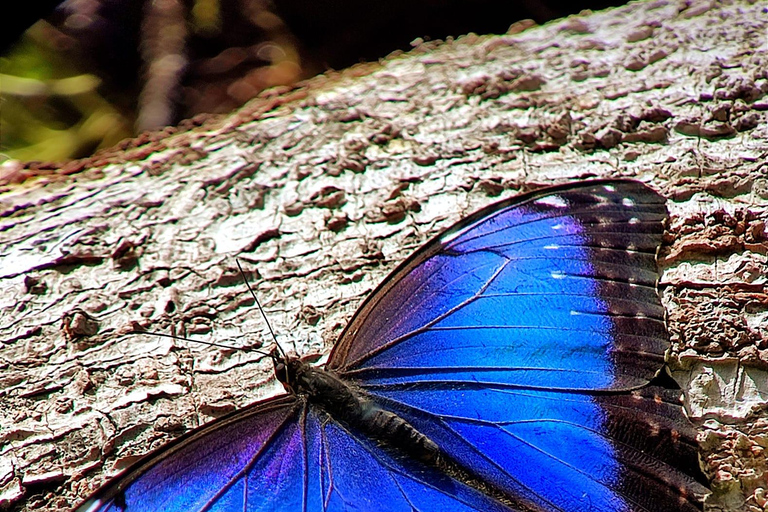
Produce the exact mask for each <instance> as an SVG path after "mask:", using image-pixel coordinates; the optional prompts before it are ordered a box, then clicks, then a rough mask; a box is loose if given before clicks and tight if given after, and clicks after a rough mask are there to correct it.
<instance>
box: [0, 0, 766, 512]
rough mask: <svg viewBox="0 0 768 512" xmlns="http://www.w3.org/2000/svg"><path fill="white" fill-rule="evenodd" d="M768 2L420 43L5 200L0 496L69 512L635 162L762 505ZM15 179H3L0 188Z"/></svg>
mask: <svg viewBox="0 0 768 512" xmlns="http://www.w3.org/2000/svg"><path fill="white" fill-rule="evenodd" d="M767 17H768V15H767V14H766V12H765V6H764V4H760V3H755V4H751V3H749V2H747V1H740V2H731V3H721V4H716V3H705V2H694V3H692V4H690V5H689V4H687V3H685V2H672V1H670V2H666V1H651V2H644V3H636V4H631V5H628V6H625V7H621V8H618V9H614V10H609V11H605V12H598V13H584V14H582V15H581V16H578V17H573V18H568V19H566V20H561V21H558V22H554V23H550V24H547V25H545V26H543V27H530V26H529V24H525V23H518V24H515V25H513V26H512V27H511V29H510V32H509V33H508V34H506V35H501V36H487V37H485V36H484V37H479V36H474V35H469V36H465V37H462V38H459V39H457V40H456V41H449V42H446V43H429V44H421V45H419V46H417V47H416V48H415V49H414V50H413V51H412V52H410V53H407V54H395V55H392V56H390V57H388V58H387V59H385V60H384V61H383V62H381V63H378V64H362V65H359V66H355V67H354V68H351V69H348V70H346V71H344V72H341V73H328V74H327V75H325V76H321V77H318V78H316V79H313V80H311V81H309V82H308V83H305V84H301V86H299V87H297V88H295V89H292V90H281V91H271V92H269V93H267V94H264V95H263V97H262V98H260V99H258V100H256V101H253V102H252V103H250V104H249V105H247V106H246V107H244V108H242V109H241V110H240V111H238V112H235V113H233V114H231V115H229V116H227V117H223V118H208V119H201V120H198V122H188V123H186V124H185V125H184V126H182V127H179V128H178V129H174V130H170V129H169V130H166V131H164V132H159V133H153V134H147V135H144V136H143V137H141V138H139V139H136V140H132V141H128V142H126V143H125V144H124V145H122V147H120V148H116V149H114V150H112V151H109V152H103V153H101V154H100V155H97V156H95V157H93V158H91V159H88V160H85V161H80V162H74V163H70V164H67V165H65V166H63V167H61V168H60V169H52V168H51V167H50V166H49V167H46V166H43V165H32V164H27V165H21V164H18V163H13V162H6V163H5V164H4V165H3V167H2V168H1V169H0V171H2V173H3V176H4V178H5V184H4V185H2V189H1V191H0V193H1V194H2V195H0V201H1V202H0V204H1V205H2V213H1V214H0V217H1V220H0V277H1V278H2V281H1V282H0V288H1V289H2V291H3V293H2V295H1V296H0V341H2V345H0V369H1V371H0V506H1V507H5V508H8V509H14V510H23V511H25V512H26V511H32V510H51V511H52V510H61V509H66V508H67V507H70V506H73V505H76V504H77V503H78V502H79V501H80V500H82V499H83V498H85V497H86V496H87V495H88V494H89V493H90V492H91V491H92V490H94V489H95V488H96V487H98V486H99V485H100V484H101V483H103V482H105V481H106V479H107V478H108V477H110V476H113V475H115V474H116V473H117V472H119V471H120V470H121V469H123V468H125V467H126V466H127V465H128V464H130V463H131V462H132V461H134V460H135V459H136V457H138V456H141V455H143V454H146V453H147V452H149V451H150V450H152V449H154V448H157V447H159V446H161V445H162V444H163V443H165V442H167V441H168V440H170V439H171V438H175V437H178V436H179V435H180V434H182V433H184V432H186V431H188V430H190V429H192V428H194V427H196V426H198V425H200V424H203V423H205V422H207V421H209V420H211V419H213V418H216V417H218V416H221V415H222V414H224V413H226V412H229V411H231V410H233V409H235V408H238V407H241V406H244V405H246V404H249V403H252V402H254V401H256V400H259V399H262V398H264V397H267V396H270V395H273V394H275V393H277V392H278V391H279V386H278V385H276V384H275V382H274V381H273V380H272V379H271V371H272V364H271V362H270V361H269V360H268V358H264V357H263V356H262V355H260V354H258V353H255V352H253V351H247V350H229V349H221V348H215V347H208V346H204V345H201V344H196V343H188V342H183V341H178V340H171V339H168V338H161V337H157V336H148V335H132V334H129V333H130V332H131V331H133V330H135V329H144V330H152V331H158V332H161V333H174V334H178V335H181V336H189V337H195V338H197V339H204V340H215V341H218V342H221V343H226V344H228V345H231V346H235V347H246V348H256V347H259V346H261V345H262V344H269V343H270V337H269V334H268V330H267V327H266V326H265V323H264V321H263V319H262V318H261V317H260V315H259V314H258V312H257V310H255V309H254V308H253V301H252V299H251V297H250V295H249V294H248V293H247V290H246V287H245V284H244V283H243V280H242V278H241V276H240V275H239V274H238V273H237V271H236V264H235V259H236V258H239V259H240V261H241V262H242V263H243V266H244V268H245V269H246V274H247V276H248V278H249V279H250V280H251V282H252V283H253V284H254V287H255V291H256V294H257V295H258V297H259V299H260V301H261V302H262V304H263V305H264V309H265V310H266V313H267V316H268V317H269V321H270V323H271V325H272V328H273V329H274V330H275V332H276V333H277V337H278V340H279V341H280V342H281V343H282V345H283V346H285V347H295V349H296V350H297V351H298V352H300V353H310V352H327V351H328V350H329V348H330V347H331V346H332V345H333V343H334V341H335V338H336V337H337V336H338V334H339V333H340V330H341V329H342V328H343V326H344V325H345V322H346V321H347V320H348V319H349V318H350V316H351V314H352V313H353V312H354V310H355V308H356V307H357V305H358V304H359V303H360V301H361V300H362V299H363V298H364V297H365V295H366V294H367V293H368V292H369V291H370V290H372V288H373V287H375V286H376V285H377V283H379V282H380V281H381V280H382V279H383V278H384V277H385V276H386V275H387V273H388V272H389V271H391V270H392V269H393V268H394V267H395V266H396V265H397V264H398V262H400V261H401V260H403V259H404V258H405V257H406V256H407V255H408V254H410V253H411V252H412V251H413V250H414V249H416V248H417V247H419V246H420V245H421V244H423V243H424V242H425V241H426V240H428V239H429V238H430V237H432V236H434V235H435V234H436V233H438V232H439V231H440V230H441V229H443V228H445V227H447V226H448V225H450V224H451V223H453V222H455V221H456V220H458V219H459V218H461V217H462V216H464V215H466V214H468V213H470V212H472V211H474V210H476V209H478V208H479V207H481V206H483V205H486V204H489V203H490V202H492V201H494V200H496V199H497V198H500V197H506V196H510V195H513V194H515V193H516V192H518V191H521V190H523V189H530V188H533V187H536V186H540V185H546V184H553V183H560V182H564V181H568V180H575V179H582V178H588V177H619V176H623V177H633V178H637V179H640V180H643V181H646V182H648V183H650V184H651V185H652V186H653V187H655V188H656V189H657V190H659V191H660V192H661V193H662V194H664V195H666V196H667V197H668V198H669V199H670V204H669V206H670V211H671V218H670V225H669V229H668V236H667V239H666V243H665V245H664V247H663V248H662V253H661V256H662V257H661V264H662V267H663V269H664V273H663V276H662V280H661V290H662V294H663V300H664V305H665V307H666V308H667V311H668V314H669V330H670V334H671V338H672V351H671V355H670V364H671V365H672V367H673V368H675V369H677V373H676V377H677V378H678V380H679V381H680V382H681V384H682V385H683V388H684V391H685V393H686V405H687V407H688V410H689V412H690V416H691V419H692V420H693V421H694V423H695V424H696V425H697V426H698V427H699V429H700V440H701V441H702V461H703V465H704V468H705V470H706V471H707V474H708V475H709V476H710V477H711V478H712V487H713V490H714V491H715V494H714V495H713V498H712V499H711V500H710V501H711V504H710V507H711V508H710V510H728V511H737V510H750V511H758V510H766V509H765V508H764V507H765V504H766V502H767V501H768V491H767V490H766V489H768V482H767V481H766V478H768V465H767V463H766V457H765V450H766V449H767V448H768V441H766V440H767V439H768V414H767V413H766V410H768V371H767V370H768V334H766V332H768V329H766V323H768V322H767V319H768V294H767V293H766V276H767V275H768V257H767V256H766V254H768V239H767V235H766V220H767V219H768V177H767V176H766V167H765V163H764V161H765V155H766V154H768V153H767V152H768V140H767V139H768V120H767V119H766V110H768V100H766V92H768V73H766V69H768V67H767V66H766V62H767V59H768V44H767V43H766V34H768V32H767V31H768V23H767V22H766V18H767ZM0 179H2V178H0Z"/></svg>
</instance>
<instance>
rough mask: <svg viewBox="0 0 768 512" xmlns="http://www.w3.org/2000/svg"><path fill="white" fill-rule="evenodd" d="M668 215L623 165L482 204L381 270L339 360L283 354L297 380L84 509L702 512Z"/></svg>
mask: <svg viewBox="0 0 768 512" xmlns="http://www.w3.org/2000/svg"><path fill="white" fill-rule="evenodd" d="M666 215H667V211H666V206H665V201H664V199H663V198H662V197H660V196H659V195H658V194H657V193H655V192H654V191H653V190H651V189H650V188H648V187H647V186H645V185H643V184H641V183H639V182H635V181H624V180H612V181H602V180H601V181H587V182H581V183H575V184H569V185H565V186H558V187H552V188H547V189H543V190H540V191H537V192H534V193H530V194H526V195H522V196H518V197H516V198H512V199H508V200H505V201H501V202H499V203H496V204H493V205H491V206H489V207H487V208H485V209H483V210H481V211H479V212H477V213H475V214H474V215H471V216H470V217H468V218H466V219H464V220H463V221H461V222H459V223H458V224H456V225H454V226H453V227H451V228H450V229H448V230H447V231H445V232H444V233H442V234H441V235H439V236H438V237H437V238H435V239H433V240H432V241H431V242H429V243H427V244H426V245H424V246H423V247H422V248H420V249H419V250H418V251H416V253H414V254H413V255H412V256H411V257H410V258H408V259H407V260H406V261H405V262H403V263H402V264H401V265H400V266H399V267H398V268H397V269H396V270H395V271H394V272H393V273H392V274H391V275H390V276H389V277H388V278H387V279H386V280H385V281H384V282H383V283H382V284H381V285H379V287H378V288H377V289H376V290H375V291H374V292H373V293H372V294H371V295H370V296H369V297H368V298H367V299H366V300H365V302H364V303H363V305H362V306H361V307H360V309H359V310H358V311H357V312H356V313H355V315H354V317H353V318H352V320H351V322H350V323H349V325H348V326H347V327H346V329H345V330H344V332H343V333H342V335H341V338H340V341H339V342H338V344H337V345H336V346H335V347H334V349H333V351H332V352H331V354H330V357H329V360H328V363H327V364H326V365H325V368H316V367H313V366H312V365H310V364H309V363H308V362H307V361H306V360H304V359H299V358H292V357H285V356H283V355H281V354H280V353H278V352H273V355H272V357H273V360H274V362H275V375H276V377H277V379H278V380H280V382H282V383H283V385H284V387H285V389H286V390H287V391H288V394H285V395H281V396H278V397H275V398H272V399H269V400H265V401H262V402H259V403H256V404H254V405H252V406H250V407H248V408H246V409H244V410H240V411H237V412H235V413H234V414H232V415H229V416H227V417H224V418H221V419H219V420H217V421H214V422H212V423H210V424H208V425H206V426H204V427H202V428H200V429H198V430H196V431H194V432H192V433H190V434H189V435H187V436H184V437H182V438H181V439H179V440H177V441H175V442H173V443H170V444H169V445H168V446H166V447H164V448H162V449H160V450H159V451H157V452H155V453H153V454H150V455H149V456H148V457H147V458H146V459H145V460H144V461H142V462H140V463H139V464H137V465H136V466H135V467H133V468H131V469H130V470H128V471H127V472H126V473H125V474H123V475H121V476H119V477H118V478H116V479H115V480H113V481H112V482H111V483H108V484H107V485H106V486H104V487H103V488H101V489H100V490H99V491H97V492H96V493H95V494H94V495H93V496H92V497H91V498H90V499H89V500H88V501H86V502H85V503H83V504H82V505H81V506H80V507H79V508H78V509H77V510H78V511H79V512H84V511H89V512H93V511H100V512H107V511H109V512H112V511H114V512H117V511H125V512H140V511H153V512H155V511H168V512H182V511H183V512H188V511H200V512H202V511H207V512H220V511H239V512H257V511H258V512H266V511H291V512H293V511H308V512H317V511H353V510H360V511H421V512H433V511H434V512H446V511H450V512H453V511H482V512H497V511H498V512H502V511H505V512H509V511H519V512H533V511H562V512H587V511H595V512H609V511H610V512H618V511H645V512H653V511H656V512H662V511H663V512H668V511H672V510H675V511H696V510H701V507H702V501H703V497H704V496H705V494H706V493H707V492H708V490H707V488H706V487H705V486H704V485H703V484H701V483H700V482H702V481H703V479H702V478H703V477H702V476H701V474H700V472H699V468H698V459H697V450H696V444H695V441H694V434H695V432H694V431H693V429H692V427H691V426H690V424H689V423H688V422H687V420H686V419H685V417H684V416H683V413H682V408H681V406H680V405H679V400H678V395H679V390H678V391H675V390H674V389H668V388H669V387H670V385H669V384H667V387H664V386H663V385H664V384H665V379H664V378H663V375H664V374H663V373H661V372H660V370H662V368H663V364H664V352H665V350H666V349H667V346H668V341H667V333H666V330H665V326H664V320H663V317H664V310H663V309H662V306H661V304H660V301H659V298H658V296H657V293H656V288H655V284H656V280H657V277H658V274H657V269H656V262H655V254H656V250H657V247H658V246H659V244H660V242H661V237H662V233H663V223H664V220H665V218H666ZM668 380H669V379H668ZM669 381H671V380H669Z"/></svg>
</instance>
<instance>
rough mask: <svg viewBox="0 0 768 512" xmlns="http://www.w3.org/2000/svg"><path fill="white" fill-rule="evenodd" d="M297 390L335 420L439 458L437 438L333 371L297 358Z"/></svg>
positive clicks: (399, 446)
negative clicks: (415, 426) (388, 408)
mask: <svg viewBox="0 0 768 512" xmlns="http://www.w3.org/2000/svg"><path fill="white" fill-rule="evenodd" d="M289 364H290V365H293V366H294V367H293V369H292V371H293V375H295V382H293V383H290V384H291V386H292V387H293V389H295V390H296V392H297V393H300V394H304V395H307V397H308V399H309V401H310V402H311V403H313V404H315V405H317V406H319V407H321V408H322V409H323V410H324V411H325V412H327V413H328V414H329V415H330V416H331V417H332V418H333V419H335V420H337V421H341V422H343V423H346V424H347V425H349V426H352V427H355V428H358V429H360V430H362V431H363V432H365V433H366V434H367V435H369V436H370V437H372V438H373V439H376V440H377V441H380V442H383V443H385V444H386V445H388V446H389V447H391V448H395V449H398V450H400V451H402V452H404V453H405V454H408V455H409V456H411V457H413V458H416V459H419V460H422V461H424V462H433V461H435V460H436V459H437V456H438V454H439V451H440V449H439V448H438V446H437V444H435V442H434V441H432V440H431V439H429V438H428V437H427V436H425V435H424V434H422V433H421V432H419V431H418V430H416V428H414V427H413V426H412V425H411V424H410V423H408V422H407V421H405V420H404V419H403V418H401V417H400V416H398V415H397V414H395V413H393V412H391V411H387V410H385V409H382V408H380V407H379V406H377V405H376V404H375V403H374V402H372V401H371V400H370V399H369V398H367V397H366V396H365V395H364V394H363V393H361V392H360V391H357V390H356V389H354V388H352V387H351V386H350V385H349V384H347V383H346V382H344V381H343V380H341V379H340V378H339V377H337V376H336V375H335V374H334V373H333V372H329V371H326V370H321V369H319V368H313V367H312V366H310V365H308V364H306V363H304V362H301V361H299V360H294V361H290V362H289Z"/></svg>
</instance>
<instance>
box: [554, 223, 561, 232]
mask: <svg viewBox="0 0 768 512" xmlns="http://www.w3.org/2000/svg"><path fill="white" fill-rule="evenodd" d="M560 229H563V225H562V223H559V222H558V223H557V224H555V225H554V226H552V231H558V230H560Z"/></svg>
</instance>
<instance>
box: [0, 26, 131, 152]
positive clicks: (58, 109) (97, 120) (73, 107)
mask: <svg viewBox="0 0 768 512" xmlns="http://www.w3.org/2000/svg"><path fill="white" fill-rule="evenodd" d="M54 32H55V29H54V28H53V27H52V26H50V25H49V24H48V23H46V22H44V21H41V22H38V23H36V24H35V25H34V26H33V27H32V28H30V29H29V30H28V31H27V32H26V33H25V34H24V35H23V36H22V39H21V41H19V42H18V44H17V45H16V46H15V47H14V48H13V49H12V50H11V51H10V52H9V53H8V54H7V55H6V56H4V57H0V70H2V74H0V137H1V139H0V144H1V146H0V151H2V155H3V156H5V157H8V158H13V159H18V160H23V161H29V160H64V159H70V158H78V157H82V156H87V155H90V154H91V153H93V151H95V150H96V149H99V148H102V147H109V146H113V145H114V144H115V143H117V142H118V141H120V140H122V139H124V138H126V137H129V136H131V135H132V132H133V131H132V122H131V120H130V118H129V117H128V116H127V115H126V114H124V113H122V112H120V111H119V110H118V109H117V108H115V106H113V104H112V103H111V102H110V101H109V100H108V99H107V98H105V97H104V96H103V95H102V94H101V92H100V91H99V85H100V83H101V80H100V79H99V78H98V77H97V76H95V75H93V74H89V73H83V71H82V70H80V69H78V66H77V65H76V64H75V63H74V62H73V61H72V60H71V59H68V58H66V56H65V54H63V53H62V52H61V51H60V48H58V47H57V45H56V41H57V38H56V37H51V36H52V33H54Z"/></svg>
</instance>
